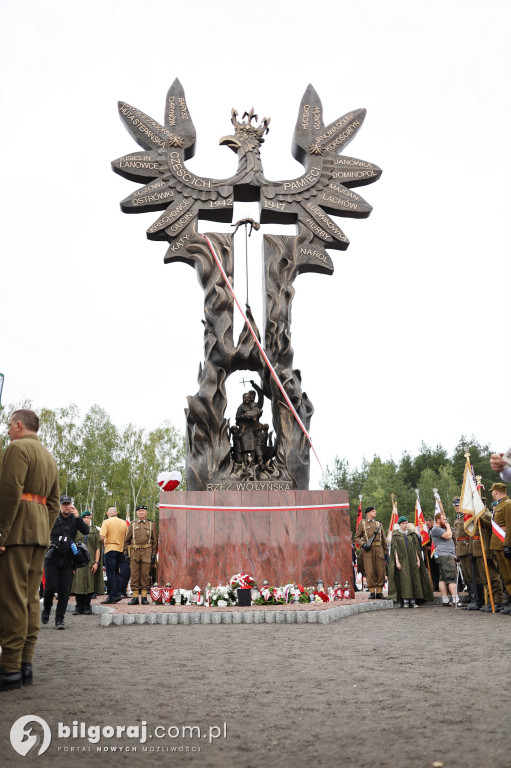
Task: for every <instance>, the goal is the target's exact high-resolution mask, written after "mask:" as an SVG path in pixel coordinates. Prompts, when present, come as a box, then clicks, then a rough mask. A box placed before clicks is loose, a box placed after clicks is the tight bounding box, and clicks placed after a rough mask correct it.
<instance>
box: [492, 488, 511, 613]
mask: <svg viewBox="0 0 511 768" xmlns="http://www.w3.org/2000/svg"><path fill="white" fill-rule="evenodd" d="M490 490H491V495H492V498H493V500H494V501H496V502H497V504H496V506H495V507H494V509H493V517H492V537H491V541H490V547H491V549H492V550H493V551H494V552H495V554H496V555H497V562H498V564H499V570H500V575H501V576H502V580H503V581H504V587H505V589H506V592H507V593H508V595H509V596H510V598H511V501H510V500H509V497H508V495H507V485H506V484H505V483H493V485H492V487H491V488H490ZM502 613H506V614H508V615H509V614H511V602H509V604H508V606H507V607H506V608H504V610H503V611H502Z"/></svg>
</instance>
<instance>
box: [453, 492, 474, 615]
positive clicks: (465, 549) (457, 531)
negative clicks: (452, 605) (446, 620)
mask: <svg viewBox="0 0 511 768" xmlns="http://www.w3.org/2000/svg"><path fill="white" fill-rule="evenodd" d="M452 504H453V507H454V513H455V515H456V517H455V518H454V539H455V547H456V548H455V554H456V559H457V560H458V562H459V564H460V566H461V572H462V574H463V581H464V582H465V584H466V586H467V591H468V593H469V595H470V598H471V600H467V599H466V598H464V600H465V601H466V602H467V603H475V602H476V599H475V593H474V584H473V581H474V580H473V578H472V539H471V538H470V536H469V535H468V533H467V532H466V530H465V525H464V523H465V515H463V514H462V513H460V500H459V498H456V499H453V501H452Z"/></svg>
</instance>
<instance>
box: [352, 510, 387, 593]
mask: <svg viewBox="0 0 511 768" xmlns="http://www.w3.org/2000/svg"><path fill="white" fill-rule="evenodd" d="M364 514H365V516H366V519H365V520H361V521H360V523H359V524H358V527H357V530H356V531H355V544H358V546H359V547H360V549H361V558H362V565H363V568H364V573H365V576H366V581H367V588H368V589H369V599H370V600H383V599H384V597H383V585H384V584H385V560H386V556H387V539H386V537H385V533H384V530H383V526H382V524H381V523H380V522H379V521H378V520H376V519H375V518H376V510H375V508H374V507H367V509H366V510H365V512H364Z"/></svg>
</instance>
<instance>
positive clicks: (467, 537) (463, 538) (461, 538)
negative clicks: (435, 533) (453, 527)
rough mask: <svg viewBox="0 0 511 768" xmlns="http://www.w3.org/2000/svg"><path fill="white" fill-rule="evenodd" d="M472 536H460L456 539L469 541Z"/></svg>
mask: <svg viewBox="0 0 511 768" xmlns="http://www.w3.org/2000/svg"><path fill="white" fill-rule="evenodd" d="M469 539H470V536H458V538H457V539H456V541H469Z"/></svg>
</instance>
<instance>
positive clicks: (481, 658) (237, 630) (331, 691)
mask: <svg viewBox="0 0 511 768" xmlns="http://www.w3.org/2000/svg"><path fill="white" fill-rule="evenodd" d="M67 624H68V628H67V629H66V630H65V631H64V632H57V631H55V630H54V628H53V627H52V625H51V623H50V624H49V625H48V626H47V627H42V628H41V632H40V635H39V643H38V649H37V657H36V664H35V668H34V674H35V680H36V682H35V684H34V685H33V686H32V687H27V688H24V689H22V690H18V691H13V692H9V693H3V694H0V710H1V712H2V716H1V731H0V754H1V755H2V765H5V766H7V765H9V766H17V765H25V766H26V765H29V764H30V765H32V764H34V765H36V766H41V768H46V767H47V766H50V765H56V766H58V767H61V768H64V766H67V767H70V768H74V767H75V766H84V767H85V768H90V766H92V765H95V766H100V765H107V764H109V763H111V762H112V761H114V762H115V763H116V764H119V765H123V766H129V768H131V767H132V766H136V765H138V766H146V765H147V766H156V765H163V764H165V765H185V764H186V765H188V764H190V765H192V766H194V767H195V768H199V767H200V768H203V766H211V767H212V768H220V767H222V768H223V766H227V765H229V766H234V768H258V767H259V766H275V767H276V768H280V767H281V766H282V767H285V768H301V767H302V766H303V767H304V768H305V766H307V767H308V766H317V765H319V766H332V767H334V766H335V768H339V767H340V768H386V767H387V766H389V767H390V766H392V767H393V768H428V766H431V765H432V764H433V763H434V762H435V761H440V762H441V763H443V765H444V766H445V768H490V766H491V767H492V768H509V766H510V765H511V732H510V730H509V711H510V691H511V685H510V683H511V680H510V677H511V675H510V671H509V670H510V664H509V659H510V658H511V654H510V650H511V647H510V646H511V642H510V637H511V619H510V618H509V617H505V616H500V615H497V616H491V615H488V614H479V613H470V614H467V613H466V612H464V611H454V610H453V609H450V608H449V609H446V608H443V607H442V606H430V607H427V608H421V609H420V610H418V611H403V610H391V611H375V612H371V613H366V614H362V615H359V616H354V617H350V618H346V619H343V620H341V621H339V622H337V623H335V624H327V625H317V624H303V625H298V624H281V625H274V624H258V625H236V626H235V625H223V624H222V625H215V626H203V625H194V626H181V625H178V626H160V625H140V626H120V627H108V628H100V627H99V626H98V617H97V616H94V617H87V616H80V617H73V616H69V617H68V618H67ZM467 661H470V662H471V663H470V664H467ZM428 662H429V663H428ZM26 715H37V716H39V717H42V718H44V719H45V720H46V721H47V722H48V724H49V726H50V728H51V731H52V737H53V738H52V742H51V745H50V747H49V748H48V750H47V751H46V752H45V753H44V754H43V755H42V756H40V757H34V756H33V754H32V755H29V756H28V757H26V758H25V757H22V756H20V755H18V754H17V753H16V752H15V751H14V749H13V748H12V746H11V743H10V741H9V733H10V729H11V726H12V724H13V723H14V722H15V721H16V720H17V719H18V718H19V717H22V716H26ZM73 721H77V722H78V723H85V724H86V728H87V729H88V728H89V727H90V726H102V727H103V726H114V727H116V726H120V725H124V726H132V727H133V726H139V727H140V726H141V724H142V722H143V721H145V722H146V724H147V726H146V727H147V732H148V734H149V733H150V732H152V733H153V737H152V738H149V737H148V738H147V742H146V743H145V744H141V743H140V738H138V739H137V738H128V737H127V736H126V734H123V735H121V737H120V738H117V737H115V736H114V737H113V738H105V737H104V736H101V738H100V740H99V742H98V743H92V742H91V740H89V739H88V738H87V736H85V738H80V737H78V738H75V739H73V738H71V737H70V738H67V739H64V738H58V723H63V724H64V726H66V727H68V728H69V727H72V725H73ZM224 723H225V724H226V725H225V728H226V736H224ZM33 725H34V724H33ZM158 726H161V727H162V728H161V730H157V731H156V734H160V733H165V732H167V733H166V735H165V737H164V738H157V735H155V734H154V731H155V728H157V727H158ZM183 726H190V727H191V726H198V728H200V729H201V735H200V737H198V735H197V729H196V730H195V731H194V732H193V736H192V737H191V738H190V736H189V732H186V733H185V737H184V738H183V737H182V736H181V733H180V729H182V727H183ZM29 727H30V726H29ZM169 728H170V734H171V735H170V736H169V735H168V729H169ZM140 732H141V733H142V732H143V730H142V729H141V731H140ZM178 732H179V735H177V734H178ZM33 733H34V734H41V733H42V728H41V727H40V726H39V725H37V724H35V725H34V728H33ZM86 733H88V734H89V736H90V737H91V739H93V738H94V735H93V734H94V732H93V731H86ZM131 733H133V731H131ZM210 741H211V743H210ZM59 747H60V751H59ZM72 747H74V748H75V750H77V748H78V749H79V750H80V751H74V752H70V751H65V750H70V749H71V748H72ZM98 747H101V749H102V751H101V753H100V752H99V751H98ZM105 747H108V748H109V750H110V749H111V748H112V747H117V749H119V747H123V748H126V747H130V748H131V749H133V748H134V747H136V748H137V751H136V752H133V751H122V752H121V753H118V752H117V753H115V754H112V753H111V752H110V751H109V752H108V753H105V752H104V751H103V750H104V748H105ZM144 747H145V748H147V751H144ZM158 747H159V748H160V750H164V751H159V752H158V751H156V750H157V748H158ZM172 748H175V749H177V750H179V749H181V750H182V751H177V752H174V753H171V752H170V750H171V749H172ZM199 748H200V751H199ZM89 749H90V751H89ZM167 749H168V750H169V751H167ZM187 749H188V750H189V751H186V750H187ZM82 750H86V751H82ZM193 750H196V751H193ZM28 761H30V762H28ZM107 761H108V762H107Z"/></svg>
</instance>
